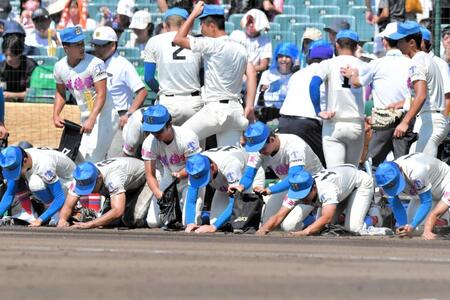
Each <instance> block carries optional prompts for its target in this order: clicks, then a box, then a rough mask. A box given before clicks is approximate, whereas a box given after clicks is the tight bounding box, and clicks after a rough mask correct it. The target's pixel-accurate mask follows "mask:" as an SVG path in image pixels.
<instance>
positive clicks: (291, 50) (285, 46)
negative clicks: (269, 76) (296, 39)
mask: <svg viewBox="0 0 450 300" xmlns="http://www.w3.org/2000/svg"><path fill="white" fill-rule="evenodd" d="M298 52H299V51H298V48H297V45H295V44H292V43H280V44H278V45H277V47H276V48H275V52H274V55H273V56H274V57H275V58H277V57H278V55H284V56H288V57H290V58H291V59H292V64H294V63H295V60H296V59H297V58H298ZM277 66H278V60H277V59H272V63H271V66H270V68H271V69H276V68H277Z"/></svg>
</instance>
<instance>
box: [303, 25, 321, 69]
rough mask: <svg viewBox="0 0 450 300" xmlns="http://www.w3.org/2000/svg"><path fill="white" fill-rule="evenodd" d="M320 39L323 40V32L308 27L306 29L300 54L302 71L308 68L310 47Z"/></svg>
mask: <svg viewBox="0 0 450 300" xmlns="http://www.w3.org/2000/svg"><path fill="white" fill-rule="evenodd" d="M320 39H322V32H320V30H319V29H317V28H315V27H307V28H306V29H305V32H303V37H302V51H301V52H300V57H299V60H300V68H301V69H303V68H306V66H307V65H308V61H307V55H308V52H309V46H310V45H311V43H312V42H314V41H318V40H320Z"/></svg>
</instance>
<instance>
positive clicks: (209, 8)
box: [198, 4, 225, 19]
mask: <svg viewBox="0 0 450 300" xmlns="http://www.w3.org/2000/svg"><path fill="white" fill-rule="evenodd" d="M224 15H225V9H224V8H223V6H222V5H217V4H206V5H205V6H203V12H202V14H201V15H200V16H198V18H199V19H202V18H205V17H207V16H224Z"/></svg>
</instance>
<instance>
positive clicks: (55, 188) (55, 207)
mask: <svg viewBox="0 0 450 300" xmlns="http://www.w3.org/2000/svg"><path fill="white" fill-rule="evenodd" d="M47 186H48V189H49V190H50V192H51V193H52V195H53V201H52V204H50V206H49V207H48V208H47V209H46V210H45V211H44V213H43V214H42V215H41V216H40V217H39V219H41V220H42V222H45V221H47V220H48V219H50V218H51V217H52V216H53V215H54V214H55V213H57V212H58V211H59V210H60V209H61V208H62V207H63V205H64V201H65V200H66V196H65V194H64V191H63V189H62V184H61V182H60V181H59V180H58V181H56V182H54V183H51V184H48V185H47Z"/></svg>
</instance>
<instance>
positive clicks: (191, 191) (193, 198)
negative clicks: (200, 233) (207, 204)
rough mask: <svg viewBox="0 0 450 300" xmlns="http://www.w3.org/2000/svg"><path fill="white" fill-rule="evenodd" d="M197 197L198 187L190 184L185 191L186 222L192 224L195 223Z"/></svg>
mask: <svg viewBox="0 0 450 300" xmlns="http://www.w3.org/2000/svg"><path fill="white" fill-rule="evenodd" d="M197 197H198V189H197V188H194V187H192V186H189V188H188V190H187V193H186V212H185V218H186V224H194V223H195V204H196V202H197Z"/></svg>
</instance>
